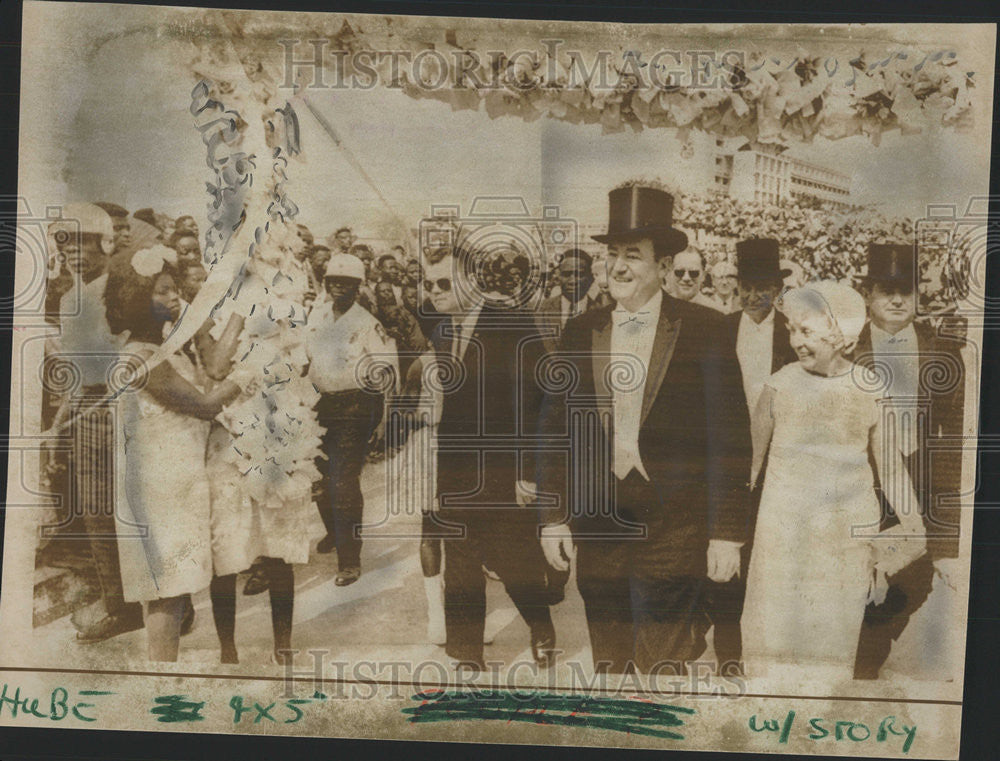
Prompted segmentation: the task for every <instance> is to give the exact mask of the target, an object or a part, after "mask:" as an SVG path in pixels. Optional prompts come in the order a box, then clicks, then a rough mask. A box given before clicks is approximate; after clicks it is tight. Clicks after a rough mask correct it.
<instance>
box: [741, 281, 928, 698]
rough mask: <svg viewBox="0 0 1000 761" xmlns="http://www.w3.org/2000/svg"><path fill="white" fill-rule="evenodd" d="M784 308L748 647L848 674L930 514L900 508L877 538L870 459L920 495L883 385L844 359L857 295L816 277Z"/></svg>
mask: <svg viewBox="0 0 1000 761" xmlns="http://www.w3.org/2000/svg"><path fill="white" fill-rule="evenodd" d="M779 308H780V309H781V310H782V311H783V312H784V314H785V316H786V318H787V319H788V323H789V333H790V338H791V344H792V348H793V349H795V351H796V353H797V354H798V357H799V361H798V362H796V363H793V364H791V365H786V366H785V367H784V368H782V369H781V370H779V371H778V372H777V373H775V374H774V375H772V376H771V378H770V379H769V380H768V382H767V384H766V385H765V387H764V391H763V393H762V394H761V397H760V400H759V402H758V404H757V408H756V410H755V413H754V416H753V420H752V434H753V449H754V458H753V471H752V475H751V483H752V485H753V486H754V487H756V484H757V480H758V477H759V475H760V469H761V467H762V464H763V462H764V458H765V455H766V456H767V472H766V475H765V478H764V487H763V493H762V495H761V502H760V512H759V514H758V518H757V524H756V531H755V534H754V544H753V551H752V554H751V558H750V568H749V573H748V578H747V593H746V602H745V605H744V613H743V618H742V622H741V625H742V633H743V654H744V659H745V662H746V667H747V674H748V675H750V676H761V675H762V674H764V673H767V674H768V675H770V676H780V674H781V670H782V668H783V667H790V669H791V670H792V671H793V672H794V673H795V674H796V675H797V676H799V677H801V676H802V674H803V671H804V670H808V671H809V673H811V674H813V675H814V677H815V678H820V679H830V680H834V681H836V680H839V679H850V678H851V677H852V673H853V668H854V659H855V653H856V651H857V644H858V635H859V633H860V631H861V622H862V619H863V617H864V610H865V605H866V604H867V603H868V602H869V601H872V600H875V601H878V600H879V598H884V596H885V591H886V589H887V584H886V580H885V579H886V576H887V575H891V574H892V573H894V572H896V571H898V570H899V569H901V568H902V567H904V566H905V565H906V564H907V563H909V562H911V561H912V560H914V559H916V557H918V556H919V555H920V554H922V553H923V551H924V543H923V523H922V521H921V519H920V516H919V514H918V512H917V510H916V509H909V510H900V511H899V512H900V513H901V514H900V520H901V525H900V526H899V527H897V529H895V530H894V532H895V533H894V536H893V537H884V536H882V537H878V538H877V539H876V534H877V532H878V526H879V503H878V500H877V498H876V495H875V488H874V480H873V473H872V466H871V464H870V463H871V462H874V463H875V467H876V468H877V470H878V475H879V480H880V482H881V483H882V484H883V488H884V489H885V490H886V496H887V497H888V499H889V502H890V503H891V504H893V505H912V506H914V508H915V506H916V505H917V504H918V503H917V497H916V494H914V493H913V490H912V486H911V485H910V480H909V479H908V478H906V477H905V472H903V471H902V469H903V468H904V467H905V466H904V465H903V462H902V459H901V458H900V456H899V453H898V450H897V449H896V448H895V447H891V448H888V447H883V445H882V424H881V421H880V411H879V408H878V395H877V394H874V393H872V392H871V390H868V389H866V388H865V387H864V386H865V384H864V382H863V381H862V378H861V375H860V374H861V373H862V372H864V370H863V369H861V368H859V367H857V366H855V365H853V363H852V362H851V361H850V359H848V355H849V353H850V352H851V350H852V349H853V346H854V344H855V343H856V341H857V338H858V334H859V333H860V331H861V328H862V327H863V325H864V321H865V304H864V300H863V298H862V297H861V295H860V294H858V293H857V292H856V291H854V290H853V289H851V288H849V287H848V286H846V285H841V284H838V283H835V282H822V283H811V284H808V285H806V286H803V287H802V288H797V289H794V290H792V291H790V292H788V293H786V294H785V295H784V296H783V297H782V299H781V302H780V304H779ZM869 456H871V460H869ZM900 476H902V477H900ZM903 489H909V493H908V494H907V493H905V492H904V491H903ZM907 499H908V500H909V501H906V500H907Z"/></svg>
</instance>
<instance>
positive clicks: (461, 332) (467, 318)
mask: <svg viewBox="0 0 1000 761" xmlns="http://www.w3.org/2000/svg"><path fill="white" fill-rule="evenodd" d="M482 311H483V303H482V302H479V304H477V305H476V306H475V307H474V308H473V309H472V310H471V311H469V312H467V313H466V314H465V315H464V316H461V315H453V316H452V318H451V320H452V323H451V324H452V327H453V328H454V331H455V332H454V336H453V337H452V339H451V353H452V354H453V355H454V356H455V357H456V358H457V359H460V360H461V359H462V358H463V357H465V352H466V350H467V349H468V348H469V343H470V342H471V339H472V334H473V333H474V332H475V330H476V323H477V322H479V313H480V312H482ZM459 316H461V321H458V320H456V319H455V318H456V317H459Z"/></svg>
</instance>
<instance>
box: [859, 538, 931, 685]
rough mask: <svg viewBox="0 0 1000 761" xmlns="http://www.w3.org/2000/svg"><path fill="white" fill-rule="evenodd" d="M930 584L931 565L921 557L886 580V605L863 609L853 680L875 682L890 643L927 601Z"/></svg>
mask: <svg viewBox="0 0 1000 761" xmlns="http://www.w3.org/2000/svg"><path fill="white" fill-rule="evenodd" d="M933 584H934V563H933V561H932V559H931V557H930V555H927V554H924V555H922V556H920V557H919V558H917V560H915V561H913V562H912V563H910V565H908V566H907V567H906V568H904V569H903V570H902V571H900V572H899V573H897V574H896V575H895V576H893V577H892V578H891V579H890V580H889V591H888V592H887V593H886V596H885V602H883V603H882V604H881V605H869V606H868V607H867V608H865V618H864V622H863V623H862V624H861V635H860V636H859V637H858V654H857V656H856V658H855V661H854V678H855V679H878V672H879V670H880V669H881V668H882V666H883V665H884V664H885V661H886V659H887V658H888V657H889V651H890V650H891V649H892V643H893V642H895V641H896V640H897V639H899V635H900V634H902V633H903V630H904V629H905V628H906V626H907V624H909V623H910V617H911V616H912V615H913V614H914V613H916V612H917V611H918V610H920V606H921V605H923V604H924V602H926V600H927V597H928V595H930V593H931V588H932V586H933Z"/></svg>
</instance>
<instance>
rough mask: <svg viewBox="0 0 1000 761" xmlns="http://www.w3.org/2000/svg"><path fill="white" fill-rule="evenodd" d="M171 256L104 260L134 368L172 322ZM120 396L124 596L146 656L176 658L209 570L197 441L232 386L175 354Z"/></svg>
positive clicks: (111, 310) (110, 303)
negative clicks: (134, 608) (136, 615)
mask: <svg viewBox="0 0 1000 761" xmlns="http://www.w3.org/2000/svg"><path fill="white" fill-rule="evenodd" d="M175 263H176V253H175V252H174V251H173V250H172V249H169V248H166V247H165V246H154V247H153V248H151V249H145V250H143V251H139V252H137V253H135V254H133V255H131V256H126V257H122V258H119V259H117V260H113V262H112V265H111V266H110V268H109V273H108V284H107V290H106V296H105V304H106V307H107V317H108V324H109V326H110V327H111V330H112V331H113V332H114V333H116V334H121V333H124V332H126V331H127V332H128V338H127V341H126V343H125V348H124V351H125V353H126V355H127V356H128V357H129V359H130V361H131V362H132V363H133V366H134V367H135V368H139V367H141V366H142V364H143V363H144V362H145V361H146V360H147V359H149V358H150V357H151V356H152V355H153V354H154V353H155V352H156V351H157V350H158V348H159V345H160V344H161V343H162V342H163V325H164V323H165V322H167V321H169V320H176V319H177V318H178V313H179V310H180V300H179V297H178V294H177V287H176V284H175V281H174V276H173V268H174V265H175ZM137 377H138V378H140V380H139V381H137V383H136V384H135V386H134V387H133V389H132V390H130V391H126V392H125V393H123V394H122V396H121V401H120V405H119V411H120V415H121V421H122V433H123V436H122V442H123V446H124V463H125V466H124V468H123V469H122V471H121V473H120V475H119V479H118V489H117V492H116V493H117V495H118V505H117V510H118V520H119V524H118V525H119V531H118V546H119V554H120V557H121V571H122V586H123V589H124V592H125V599H126V600H128V601H129V602H133V601H141V602H143V603H145V604H146V615H145V620H146V633H147V637H148V642H149V658H150V660H154V661H176V660H177V650H178V642H179V638H180V626H181V619H182V617H183V614H184V610H185V606H186V603H187V596H188V595H190V594H192V593H194V592H198V591H200V590H202V589H204V588H205V587H207V586H208V584H209V581H210V579H211V576H212V550H211V530H210V505H209V499H210V497H209V487H208V479H207V475H206V472H205V445H206V442H207V439H208V429H209V421H210V420H211V419H212V418H214V417H215V416H216V415H217V414H218V413H219V412H220V411H221V409H222V408H223V406H224V405H225V404H227V403H228V402H229V401H231V400H232V399H233V398H235V396H236V394H237V393H238V392H239V389H238V388H237V387H236V386H235V385H233V384H231V383H225V382H223V383H220V384H219V385H217V386H216V387H215V388H214V389H213V390H212V391H211V392H209V393H204V392H202V391H201V389H200V388H199V385H198V384H199V378H198V377H197V371H196V369H195V366H194V364H193V362H192V361H191V359H190V358H189V357H188V356H187V355H186V354H185V353H183V352H178V353H177V354H175V355H173V356H171V357H168V358H167V360H166V361H164V362H161V363H160V364H158V365H157V366H156V367H154V368H153V369H152V370H150V371H149V372H148V374H145V376H143V374H142V373H141V372H140V373H139V375H138V376H137Z"/></svg>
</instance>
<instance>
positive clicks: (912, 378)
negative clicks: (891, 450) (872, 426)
mask: <svg viewBox="0 0 1000 761" xmlns="http://www.w3.org/2000/svg"><path fill="white" fill-rule="evenodd" d="M871 329H872V351H873V352H874V353H875V358H876V359H877V360H878V361H879V363H885V364H886V365H887V366H888V368H889V370H890V371H891V373H892V378H891V380H890V383H889V388H888V389H887V390H886V392H885V396H886V398H889V399H896V400H898V404H899V405H900V406H899V407H897V408H896V409H894V412H895V414H894V415H893V417H894V419H895V423H896V424H895V428H896V442H897V444H898V447H899V451H900V452H902V453H903V454H905V455H909V454H913V453H914V452H915V451H916V450H917V443H918V442H917V436H916V433H917V431H916V425H915V422H916V414H917V408H916V406H915V402H916V398H917V394H918V392H919V388H920V357H919V351H920V349H919V346H918V345H917V331H916V330H915V329H914V328H913V323H910V324H909V325H907V326H906V327H905V328H903V329H902V330H901V331H899V332H898V333H896V334H895V335H892V334H891V333H887V332H886V331H884V330H882V329H881V328H878V327H876V326H875V325H874V323H872V325H871ZM908 402H912V403H913V404H908Z"/></svg>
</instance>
